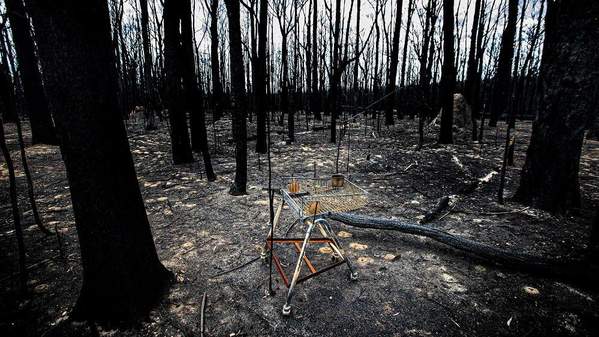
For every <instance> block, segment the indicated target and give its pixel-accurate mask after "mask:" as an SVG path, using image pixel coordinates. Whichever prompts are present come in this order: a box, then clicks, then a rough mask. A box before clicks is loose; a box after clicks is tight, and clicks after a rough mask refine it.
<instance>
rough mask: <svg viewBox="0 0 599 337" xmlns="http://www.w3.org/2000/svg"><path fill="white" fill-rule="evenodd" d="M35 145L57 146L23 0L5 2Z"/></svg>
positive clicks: (7, 0)
mask: <svg viewBox="0 0 599 337" xmlns="http://www.w3.org/2000/svg"><path fill="white" fill-rule="evenodd" d="M5 4H6V10H7V11H8V17H9V19H10V23H11V29H12V36H13V42H14V44H15V50H16V52H17V60H18V64H19V73H20V74H21V83H22V84H23V92H24V96H25V106H26V107H27V112H28V113H29V122H30V123H31V138H32V143H33V144H38V143H43V144H52V145H56V144H58V140H57V138H56V131H55V130H54V124H53V122H52V117H51V115H50V110H49V108H48V100H47V97H46V94H45V93H44V87H43V85H42V75H41V73H40V71H39V67H38V60H37V57H36V55H35V46H34V44H33V38H32V36H31V30H30V26H29V17H28V15H27V13H26V12H25V5H24V4H23V0H6V1H5Z"/></svg>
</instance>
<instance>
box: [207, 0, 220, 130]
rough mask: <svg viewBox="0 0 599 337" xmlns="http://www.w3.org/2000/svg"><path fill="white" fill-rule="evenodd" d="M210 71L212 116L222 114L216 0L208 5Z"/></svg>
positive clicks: (217, 116) (216, 117)
mask: <svg viewBox="0 0 599 337" xmlns="http://www.w3.org/2000/svg"><path fill="white" fill-rule="evenodd" d="M206 7H208V8H209V9H210V71H211V77H212V109H213V118H214V119H218V118H220V116H221V114H222V91H223V88H222V84H221V81H220V62H219V57H218V12H219V11H218V0H212V1H211V2H210V6H206Z"/></svg>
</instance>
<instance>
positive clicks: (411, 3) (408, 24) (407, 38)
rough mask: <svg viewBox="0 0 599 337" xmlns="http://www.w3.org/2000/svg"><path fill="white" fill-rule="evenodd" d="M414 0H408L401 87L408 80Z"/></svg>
mask: <svg viewBox="0 0 599 337" xmlns="http://www.w3.org/2000/svg"><path fill="white" fill-rule="evenodd" d="M415 8H416V7H415V5H414V0H410V1H409V2H408V18H407V22H406V35H405V37H404V43H403V56H402V58H401V75H400V76H401V79H400V81H399V87H400V88H403V87H404V85H405V80H406V61H407V58H408V42H409V41H410V27H411V26H412V15H413V14H414V9H415Z"/></svg>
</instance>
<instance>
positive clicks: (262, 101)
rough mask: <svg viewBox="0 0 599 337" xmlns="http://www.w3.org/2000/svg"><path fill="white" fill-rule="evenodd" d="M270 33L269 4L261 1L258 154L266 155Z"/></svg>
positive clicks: (257, 89)
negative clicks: (267, 64) (267, 66)
mask: <svg viewBox="0 0 599 337" xmlns="http://www.w3.org/2000/svg"><path fill="white" fill-rule="evenodd" d="M267 32H268V2H267V0H260V9H259V21H258V59H257V60H256V77H255V78H256V83H255V84H254V93H255V95H256V123H257V124H256V152H258V153H266V150H267V148H266V145H267V144H266V45H267V44H266V40H267Z"/></svg>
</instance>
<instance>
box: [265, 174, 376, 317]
mask: <svg viewBox="0 0 599 337" xmlns="http://www.w3.org/2000/svg"><path fill="white" fill-rule="evenodd" d="M283 181H284V182H285V183H286V186H285V187H284V188H282V189H281V203H280V204H279V206H278V208H277V210H276V212H275V215H274V219H273V224H272V226H271V230H270V231H269V233H268V236H267V238H266V245H265V248H264V250H263V252H262V257H263V258H264V259H266V257H268V254H269V253H270V254H271V258H272V262H273V263H274V266H275V269H276V271H277V272H278V274H279V275H280V277H281V279H282V281H283V283H284V284H285V286H286V287H287V288H288V292H287V298H286V300H285V305H284V306H283V310H282V313H283V315H285V316H288V315H290V314H291V300H292V297H293V293H294V290H295V287H296V286H297V285H298V284H300V283H302V282H304V281H307V280H309V279H311V278H313V277H315V276H317V275H320V274H322V273H324V272H326V271H329V270H331V269H333V268H335V267H338V266H341V265H344V264H345V265H346V266H347V269H348V273H349V279H350V280H352V281H353V280H356V279H357V273H356V272H355V271H354V269H353V267H352V264H351V262H350V260H349V259H348V257H347V256H346V255H345V254H344V252H343V249H342V248H341V245H340V244H339V240H338V239H337V236H336V235H335V232H334V231H333V230H332V229H331V225H330V224H329V222H328V221H327V220H326V219H325V215H327V214H330V213H337V212H347V211H352V210H356V209H358V208H361V207H363V206H364V205H366V203H367V201H368V198H367V192H366V191H365V190H363V189H362V188H360V187H359V186H357V185H356V184H354V183H353V182H351V181H349V180H348V179H346V178H345V177H344V176H343V175H340V174H335V175H333V176H331V177H329V178H300V177H286V178H283ZM285 204H286V205H288V207H289V209H290V210H291V211H292V213H293V215H294V216H295V218H296V219H295V222H294V223H292V224H291V225H290V228H291V226H293V225H294V224H296V223H302V224H304V225H305V236H304V237H303V238H302V237H296V238H287V237H286V235H285V236H284V237H276V236H275V234H274V233H276V228H277V225H278V223H279V219H280V218H281V212H282V211H283V206H284V205H285ZM314 228H318V231H319V232H320V234H321V236H320V237H312V232H313V230H314ZM288 231H289V230H287V232H288ZM312 243H318V244H326V245H328V246H329V247H330V248H331V250H332V252H333V254H334V257H335V259H334V262H333V263H332V264H330V265H328V266H326V267H324V268H321V269H317V268H316V267H315V266H314V264H313V263H312V261H310V259H309V258H308V256H306V248H307V247H308V246H309V245H310V244H312ZM274 244H290V245H292V246H293V247H294V248H295V251H296V252H297V254H298V255H297V262H296V263H295V269H294V271H293V274H292V275H291V278H289V277H288V276H287V275H286V273H285V271H284V269H283V265H282V263H281V260H280V258H279V256H277V255H276V254H275V253H274V251H273V246H274ZM304 263H305V264H306V266H307V268H308V270H309V273H308V274H307V275H305V276H301V275H300V274H301V270H302V266H303V264H304Z"/></svg>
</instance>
